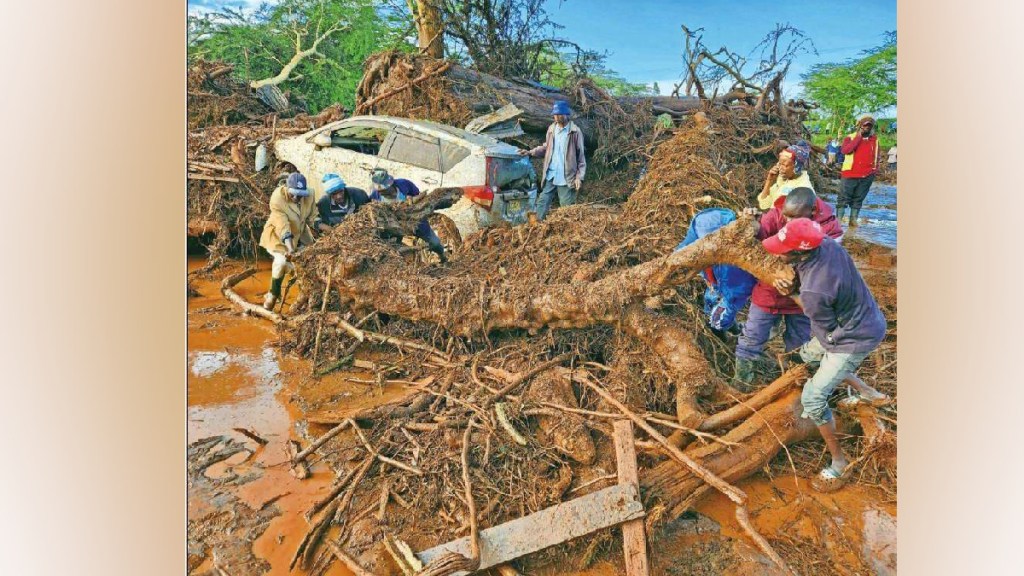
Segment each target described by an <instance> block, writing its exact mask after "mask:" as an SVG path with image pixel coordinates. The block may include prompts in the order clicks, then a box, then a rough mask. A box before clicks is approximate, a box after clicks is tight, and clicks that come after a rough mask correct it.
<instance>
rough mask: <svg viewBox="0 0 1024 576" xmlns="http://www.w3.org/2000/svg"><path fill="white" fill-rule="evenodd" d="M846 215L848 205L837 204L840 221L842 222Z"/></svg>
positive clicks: (837, 218) (838, 219)
mask: <svg viewBox="0 0 1024 576" xmlns="http://www.w3.org/2000/svg"><path fill="white" fill-rule="evenodd" d="M845 215H846V206H837V207H836V220H837V221H839V222H842V221H843V216H845Z"/></svg>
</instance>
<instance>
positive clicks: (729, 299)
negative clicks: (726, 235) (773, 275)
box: [676, 208, 757, 330]
mask: <svg viewBox="0 0 1024 576" xmlns="http://www.w3.org/2000/svg"><path fill="white" fill-rule="evenodd" d="M734 220H736V214H735V213H734V212H733V211H732V210H729V209H727V208H708V209H706V210H701V211H700V212H698V213H697V214H696V215H694V217H693V220H692V221H691V222H690V227H689V229H688V230H687V231H686V237H685V238H683V241H682V242H680V243H679V245H678V246H676V251H679V250H682V249H683V248H685V247H687V246H689V245H690V244H693V243H694V242H696V241H697V239H698V238H703V237H704V236H707V235H708V234H711V233H712V232H714V231H716V230H718V229H719V228H721V227H722V226H725V225H726V224H728V223H730V222H732V221H734ZM709 271H710V274H709ZM700 275H701V277H702V278H704V281H705V282H706V283H707V285H708V288H707V290H705V291H704V312H705V313H707V314H708V322H709V324H711V327H712V328H715V329H717V330H725V329H727V328H729V327H731V326H732V325H733V324H734V323H735V322H736V314H738V313H739V311H740V310H742V309H743V307H744V306H746V305H747V301H748V300H750V293H751V292H753V290H754V285H755V284H757V279H756V278H754V276H753V275H752V274H750V273H749V272H747V271H745V270H743V269H741V268H737V267H735V266H727V265H724V264H719V265H715V266H712V267H710V269H708V270H702V271H701V273H700Z"/></svg>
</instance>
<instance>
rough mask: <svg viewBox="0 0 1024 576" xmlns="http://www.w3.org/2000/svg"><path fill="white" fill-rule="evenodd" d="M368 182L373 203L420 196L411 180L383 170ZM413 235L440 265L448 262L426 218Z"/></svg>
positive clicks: (375, 173)
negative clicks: (427, 247)
mask: <svg viewBox="0 0 1024 576" xmlns="http://www.w3.org/2000/svg"><path fill="white" fill-rule="evenodd" d="M370 181H371V182H372V183H373V192H371V193H370V200H372V201H374V202H385V203H390V202H404V201H405V200H406V199H408V198H412V197H413V196H419V194H420V189H419V188H418V187H417V186H416V184H414V183H413V182H412V181H411V180H406V179H405V178H395V177H394V176H391V175H390V174H388V171H387V170H384V169H383V168H378V169H376V170H374V171H373V174H372V175H371V177H370ZM415 235H416V237H417V238H419V239H420V240H423V241H424V242H426V243H427V245H428V246H429V247H430V251H431V252H433V253H434V254H437V257H438V258H440V259H441V263H442V264H444V263H445V262H447V261H448V256H447V255H445V253H444V245H443V244H441V239H440V238H439V237H438V236H437V233H436V232H434V229H433V228H431V227H430V223H428V222H427V219H426V218H424V219H423V220H420V222H419V224H417V225H416V234H415Z"/></svg>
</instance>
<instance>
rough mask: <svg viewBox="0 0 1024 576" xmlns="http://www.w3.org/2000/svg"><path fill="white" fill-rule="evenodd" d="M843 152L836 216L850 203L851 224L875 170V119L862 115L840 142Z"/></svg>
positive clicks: (876, 160)
mask: <svg viewBox="0 0 1024 576" xmlns="http://www.w3.org/2000/svg"><path fill="white" fill-rule="evenodd" d="M840 151H841V152H842V153H843V155H844V156H843V168H842V171H841V172H840V177H841V179H842V183H841V185H840V186H839V198H838V200H837V201H836V209H837V210H838V213H839V214H838V219H839V220H842V219H843V216H844V215H845V213H846V207H847V206H849V207H850V226H856V225H857V216H859V215H860V207H861V205H862V204H864V198H866V197H867V195H868V189H869V188H871V183H872V182H874V181H875V173H876V172H878V136H876V135H875V119H874V118H872V117H871V116H867V115H865V116H861V118H860V120H857V130H856V131H854V132H852V133H850V134H848V135H847V136H846V138H843V144H842V146H840Z"/></svg>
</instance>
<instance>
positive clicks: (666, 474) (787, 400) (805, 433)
mask: <svg viewBox="0 0 1024 576" xmlns="http://www.w3.org/2000/svg"><path fill="white" fill-rule="evenodd" d="M800 413H801V405H800V390H799V389H796V388H793V389H791V390H790V391H789V392H787V393H785V394H784V395H783V396H781V397H780V398H778V399H777V400H774V401H772V402H771V403H769V404H768V405H766V406H765V407H763V408H761V409H760V410H758V411H757V413H755V414H752V415H751V416H749V417H748V418H747V419H746V420H745V421H744V422H743V423H742V424H740V425H739V426H737V427H736V428H733V429H732V430H730V431H729V433H728V434H725V435H724V436H722V437H721V438H722V440H725V441H727V442H734V443H736V444H738V445H736V446H726V445H725V444H721V443H717V442H715V443H711V444H707V445H703V446H693V447H691V448H690V449H689V450H687V451H686V454H687V455H688V456H690V457H691V458H692V459H694V460H696V461H698V462H700V463H701V465H702V466H704V467H705V468H707V469H708V470H710V471H711V472H712V473H714V474H715V475H716V476H718V477H720V478H722V479H723V480H725V481H726V482H730V483H735V482H736V481H738V480H741V479H743V478H746V477H747V476H749V475H751V474H753V473H754V472H756V471H758V470H760V469H761V468H762V467H764V465H765V464H767V463H768V462H769V461H771V459H772V458H774V457H775V455H776V454H778V452H779V450H781V449H783V447H784V446H786V445H789V444H793V443H796V442H800V441H801V440H806V439H808V438H810V437H811V436H812V434H813V433H814V432H815V428H814V424H813V423H812V422H811V421H810V420H808V419H806V418H801V417H800ZM640 487H641V491H642V493H643V494H644V498H645V500H647V501H649V502H651V503H653V504H654V505H661V506H663V507H664V510H665V513H667V514H668V517H669V518H675V517H677V516H679V515H680V514H682V513H683V512H686V511H687V510H689V509H691V508H693V506H694V505H695V504H696V503H697V502H698V501H699V500H700V498H702V497H703V496H705V495H706V494H707V492H708V491H709V490H711V487H710V486H708V485H706V484H705V483H704V481H703V480H701V479H700V478H698V477H697V476H696V475H694V474H693V473H692V472H690V471H689V470H686V469H684V468H683V467H681V466H680V465H679V464H677V463H676V462H674V461H672V460H668V461H665V462H663V463H661V464H659V465H657V466H655V467H654V468H652V469H650V470H646V471H644V473H643V474H642V475H641V477H640Z"/></svg>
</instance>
